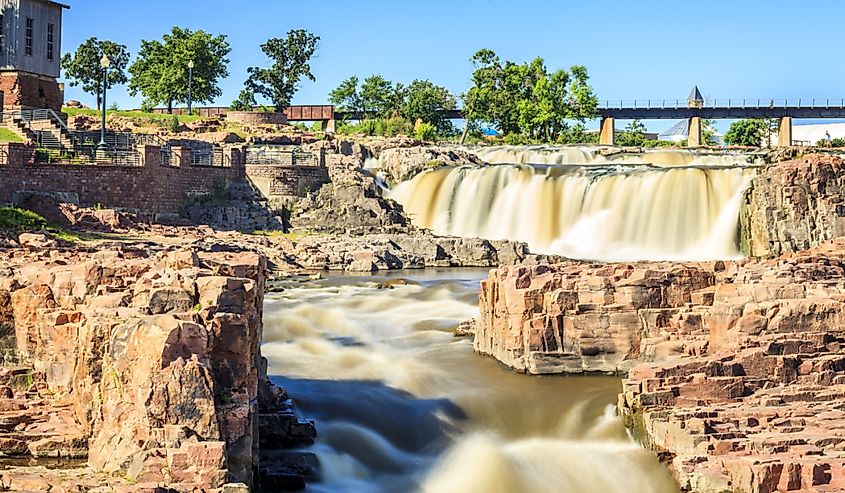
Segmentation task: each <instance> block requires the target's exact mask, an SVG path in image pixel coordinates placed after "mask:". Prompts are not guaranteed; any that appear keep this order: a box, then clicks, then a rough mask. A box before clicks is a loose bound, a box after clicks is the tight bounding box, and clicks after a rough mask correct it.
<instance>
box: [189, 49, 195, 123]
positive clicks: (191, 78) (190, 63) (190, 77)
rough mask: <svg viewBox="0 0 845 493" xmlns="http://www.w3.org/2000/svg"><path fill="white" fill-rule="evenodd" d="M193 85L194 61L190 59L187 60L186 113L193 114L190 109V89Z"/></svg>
mask: <svg viewBox="0 0 845 493" xmlns="http://www.w3.org/2000/svg"><path fill="white" fill-rule="evenodd" d="M193 85H194V61H193V60H191V61H189V62H188V115H193V114H194V112H193V110H192V109H191V89H192V86H193Z"/></svg>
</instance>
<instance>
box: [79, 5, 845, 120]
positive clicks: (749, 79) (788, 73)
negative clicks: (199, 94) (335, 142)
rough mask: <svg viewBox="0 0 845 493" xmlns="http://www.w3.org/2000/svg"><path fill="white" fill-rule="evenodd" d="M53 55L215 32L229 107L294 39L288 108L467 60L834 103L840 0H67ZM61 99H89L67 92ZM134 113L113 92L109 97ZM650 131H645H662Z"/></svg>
mask: <svg viewBox="0 0 845 493" xmlns="http://www.w3.org/2000/svg"><path fill="white" fill-rule="evenodd" d="M67 1H68V3H70V4H71V10H69V11H66V13H65V23H64V33H63V43H64V44H63V50H64V51H72V50H74V49H75V48H76V46H77V45H79V43H81V42H82V41H84V40H85V39H86V38H88V37H90V36H96V37H99V38H101V39H110V40H113V41H117V42H120V43H122V44H125V45H127V46H128V47H129V49H130V51H131V52H132V54H133V55H134V54H135V53H136V52H137V50H138V46H139V44H140V41H141V40H142V39H157V38H160V37H161V35H162V34H164V33H165V32H167V31H168V30H169V29H170V28H171V27H172V26H174V25H179V26H183V27H188V28H190V29H204V30H206V31H209V32H212V33H215V34H226V35H227V36H228V37H229V42H230V43H231V45H232V53H231V55H230V59H231V63H230V65H229V71H230V74H231V75H230V77H229V79H227V80H225V81H223V83H222V84H221V87H222V89H223V96H222V97H221V98H220V99H219V100H218V101H217V102H216V103H218V104H220V105H225V106H228V104H229V103H230V102H231V101H232V99H234V98H235V96H236V95H237V93H238V91H239V90H240V89H241V87H242V84H243V81H244V79H245V76H246V68H247V67H249V66H251V65H260V64H263V63H264V59H263V55H262V54H261V52H260V50H259V48H258V46H259V45H260V44H261V43H262V42H263V41H264V40H266V39H267V38H270V37H281V36H284V34H285V33H286V32H287V31H288V30H290V29H296V28H304V29H307V30H309V31H311V32H313V33H315V34H317V35H319V36H320V37H321V38H322V40H321V42H320V47H319V50H318V54H317V58H316V59H315V60H314V61H313V64H312V69H313V72H314V74H315V76H316V77H317V82H315V83H312V82H305V83H303V84H302V87H301V89H300V91H299V92H298V93H297V95H296V97H295V99H294V103H295V104H322V103H325V102H326V99H327V95H328V92H329V91H330V90H331V89H332V88H334V87H335V86H337V84H338V83H339V82H340V81H341V80H343V79H345V78H346V77H348V76H350V75H359V76H362V77H363V76H366V75H369V74H372V73H379V74H382V75H383V76H385V77H386V78H388V79H391V80H394V81H402V82H410V81H411V80H413V79H415V78H428V79H431V80H432V81H434V82H435V83H438V84H441V85H444V86H446V87H447V88H449V89H450V90H452V91H453V92H455V93H460V92H463V91H465V90H466V89H467V88H468V85H469V79H470V74H471V71H472V66H471V64H470V63H469V58H470V57H471V56H472V54H473V53H475V51H477V50H478V49H481V48H490V49H492V50H494V51H496V52H497V53H498V54H499V55H500V56H501V57H502V58H505V59H510V60H514V61H524V60H528V59H530V58H533V57H534V56H542V57H543V58H545V60H546V62H547V65H548V66H549V68H551V69H554V68H559V67H569V66H570V65H573V64H582V65H586V66H587V68H588V70H589V73H590V76H591V80H592V83H593V86H594V88H595V90H596V92H597V94H598V96H599V98H600V99H602V100H604V99H616V100H618V99H661V98H672V99H674V98H685V97H686V96H687V94H688V93H689V90H690V88H691V87H692V85H693V84H698V86H699V87H700V88H701V91H702V93H703V94H704V96H705V97H707V98H719V99H723V98H725V99H727V98H734V99H742V98H796V99H797V98H799V97H800V98H808V99H809V98H827V97H830V98H841V97H845V64H843V63H842V62H843V57H845V55H843V43H842V27H841V22H842V19H845V2H834V1H811V2H794V1H784V0H769V1H762V0H753V1H741V0H733V1H726V0H713V1H699V2H680V1H677V0H675V1H663V0H660V1H645V0H643V1H632V0H627V1H622V0H604V1H589V0H581V1H577V2H573V1H568V0H566V1H553V0H546V1H540V0H521V1H505V0H465V1H460V0H451V1H446V0H418V1H414V2H401V1H393V2H389V1H383V2H379V1H374V0H354V1H350V0H345V1H344V0H322V1H291V0H239V1H234V2H233V1H224V0H170V1H165V0H141V1H138V0H114V1H110V0H109V1H107V0H67ZM66 97H67V98H68V99H80V100H82V101H83V102H86V103H88V104H89V105H90V104H93V97H91V96H88V95H85V94H83V93H82V92H81V90H80V89H79V88H78V87H76V88H71V87H68V88H67V93H66ZM109 99H110V100H111V101H114V100H117V101H118V103H119V105H120V107H121V108H135V107H137V106H138V105H139V103H140V97H138V98H131V97H129V95H128V94H127V93H126V91H125V88H116V89H115V90H114V91H112V92H111V93H110V98H109ZM668 124H669V122H663V123H661V122H654V123H653V124H651V125H649V126H650V128H653V129H654V128H657V129H660V128H665V127H666V125H668Z"/></svg>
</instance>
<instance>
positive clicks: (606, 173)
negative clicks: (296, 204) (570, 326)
mask: <svg viewBox="0 0 845 493" xmlns="http://www.w3.org/2000/svg"><path fill="white" fill-rule="evenodd" d="M570 150H571V151H573V152H569V150H568V151H567V152H559V151H558V152H547V151H543V150H542V149H540V150H536V149H530V148H529V149H528V150H527V151H525V153H524V154H517V153H515V151H514V150H513V149H508V148H504V149H502V148H499V149H495V148H494V149H493V150H492V151H485V152H484V153H479V155H481V156H482V157H483V158H484V159H490V160H494V161H495V159H494V158H496V157H497V155H498V157H499V158H502V159H509V160H514V161H520V162H524V161H526V160H533V161H537V160H540V158H546V161H551V162H553V163H554V164H553V165H526V164H508V165H495V166H488V167H466V166H465V167H454V168H440V169H437V170H433V171H430V172H424V173H421V174H419V175H417V176H415V177H414V178H413V179H411V180H409V181H407V182H404V183H401V184H399V185H397V186H396V187H395V188H394V189H393V190H391V191H390V192H389V195H390V197H391V198H393V199H394V200H396V201H397V202H399V203H401V204H402V205H403V206H404V208H405V211H406V212H407V213H408V214H409V215H410V217H411V218H412V220H413V222H414V223H415V224H416V225H418V226H421V227H424V228H429V229H432V230H433V231H434V232H435V233H437V234H442V235H452V236H464V237H480V238H486V239H490V240H502V239H508V240H518V241H524V242H527V243H528V244H529V247H530V248H531V250H532V251H533V252H538V253H550V254H559V255H564V256H567V257H571V258H580V259H596V260H709V259H729V258H736V257H739V256H740V252H739V249H738V244H737V243H738V242H737V233H738V215H739V205H740V202H741V199H742V191H743V190H744V189H745V188H746V187H747V185H748V183H749V182H750V180H751V178H752V177H753V176H754V175H755V174H756V170H755V169H754V168H751V167H748V166H737V163H736V160H737V159H736V156H733V157H732V158H731V157H730V156H729V157H723V156H707V157H705V158H702V157H698V156H696V155H695V154H693V153H684V152H677V151H668V152H659V153H658V152H656V153H647V154H646V155H635V156H627V157H624V158H621V159H620V160H619V161H617V162H616V163H615V164H609V163H608V162H607V161H606V160H605V159H604V158H601V159H600V157H596V156H590V155H587V154H586V152H587V151H584V150H580V149H578V148H571V149H570ZM575 151H577V152H575ZM497 153H499V154H497ZM501 153H504V154H501ZM538 153H540V154H538ZM579 153H580V154H579ZM645 158H655V159H654V160H655V161H657V160H659V161H661V162H662V163H663V164H662V166H655V165H654V163H649V164H638V165H633V164H629V163H625V162H623V161H624V160H637V159H639V161H640V163H642V162H643V160H644V159H645ZM570 159H572V160H581V162H588V163H589V164H587V165H567V164H559V163H562V162H566V161H567V160H570ZM731 159H733V161H732V163H733V166H730V167H728V166H725V163H726V162H729V161H730V160H731ZM599 161H600V162H599ZM743 164H747V163H743Z"/></svg>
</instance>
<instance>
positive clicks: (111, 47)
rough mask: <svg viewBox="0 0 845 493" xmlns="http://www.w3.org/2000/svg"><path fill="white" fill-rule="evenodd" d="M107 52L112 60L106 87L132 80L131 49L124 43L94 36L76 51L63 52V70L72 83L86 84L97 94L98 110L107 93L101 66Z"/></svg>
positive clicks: (84, 86) (93, 93)
mask: <svg viewBox="0 0 845 493" xmlns="http://www.w3.org/2000/svg"><path fill="white" fill-rule="evenodd" d="M104 54H105V55H106V56H108V57H109V61H110V62H111V64H110V66H109V71H108V76H107V77H106V89H111V88H112V87H114V86H116V85H119V84H126V82H128V80H129V79H128V78H127V77H126V66H127V65H128V64H129V51H127V49H126V46H124V45H121V44H118V43H115V42H113V41H107V40H99V39H97V38H94V37H92V38H88V39H87V40H85V42H84V43H82V44H81V45H79V47H78V48H77V49H76V51H75V52H74V53H65V54H64V56H62V70H64V73H65V77H66V78H67V79H68V83H69V84H70V85H71V86H73V87H75V86H78V85H82V90H83V91H85V92H86V93H87V94H92V95H95V96H96V98H97V109H98V110H99V109H100V104H101V100H102V94H103V87H102V86H103V68H102V67H101V66H100V59H101V58H102V57H103V55H104Z"/></svg>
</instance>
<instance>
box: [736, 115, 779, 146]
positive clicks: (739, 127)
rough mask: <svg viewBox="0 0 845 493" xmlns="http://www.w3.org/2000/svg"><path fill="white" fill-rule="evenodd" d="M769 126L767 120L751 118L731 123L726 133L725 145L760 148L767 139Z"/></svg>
mask: <svg viewBox="0 0 845 493" xmlns="http://www.w3.org/2000/svg"><path fill="white" fill-rule="evenodd" d="M768 127H769V124H768V122H767V121H766V120H763V119H759V118H749V119H745V120H737V121H735V122H733V123H731V126H730V127H729V128H728V131H727V132H726V133H725V143H726V144H728V145H732V146H754V147H758V146H760V145H761V144H762V142H763V140H764V139H765V138H766V137H767V135H766V134H767V128H768Z"/></svg>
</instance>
